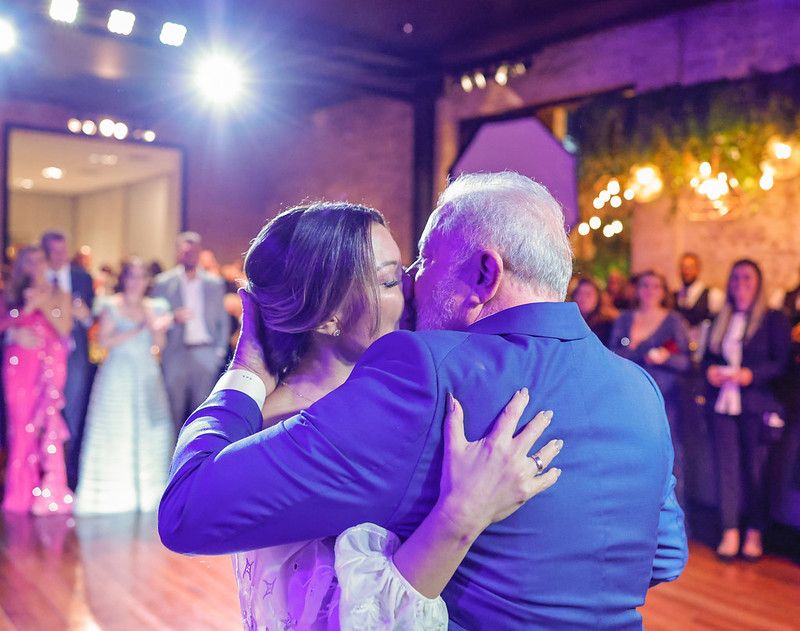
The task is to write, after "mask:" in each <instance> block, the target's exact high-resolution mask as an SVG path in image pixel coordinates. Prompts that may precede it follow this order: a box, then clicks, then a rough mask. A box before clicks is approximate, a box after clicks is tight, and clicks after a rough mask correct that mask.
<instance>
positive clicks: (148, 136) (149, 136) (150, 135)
mask: <svg viewBox="0 0 800 631" xmlns="http://www.w3.org/2000/svg"><path fill="white" fill-rule="evenodd" d="M155 139H156V132H154V131H153V130H152V129H147V130H145V132H144V133H143V134H142V140H144V141H145V142H153V141H154V140H155Z"/></svg>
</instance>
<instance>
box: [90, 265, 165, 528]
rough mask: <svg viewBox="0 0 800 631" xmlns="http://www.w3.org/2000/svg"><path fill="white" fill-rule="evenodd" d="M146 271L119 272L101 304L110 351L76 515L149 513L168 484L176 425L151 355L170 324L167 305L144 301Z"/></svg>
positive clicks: (96, 389) (93, 404)
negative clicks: (114, 290) (115, 288)
mask: <svg viewBox="0 0 800 631" xmlns="http://www.w3.org/2000/svg"><path fill="white" fill-rule="evenodd" d="M149 284H150V273H149V270H148V267H147V265H146V264H145V263H144V262H143V261H141V260H140V259H138V258H131V259H129V260H127V261H125V262H124V263H123V265H122V270H121V272H120V276H119V291H118V292H117V293H116V294H114V295H113V296H110V297H108V298H106V299H104V300H103V302H102V307H101V313H100V324H99V329H100V330H99V336H98V341H99V343H100V345H101V346H103V347H104V348H105V349H107V351H108V355H107V357H106V359H105V361H104V362H103V364H102V365H101V366H100V368H99V370H98V372H97V377H96V378H95V382H94V386H93V388H92V393H91V397H90V399H89V408H88V411H87V413H86V430H85V434H84V444H83V449H82V450H81V462H80V474H79V477H78V489H77V502H76V505H75V512H76V513H83V514H87V513H91V514H98V513H120V512H128V511H136V510H140V511H152V510H155V509H156V507H157V506H158V501H159V499H160V498H161V493H162V492H163V491H164V487H165V486H166V482H167V473H168V469H169V458H170V454H171V451H172V448H173V446H174V439H173V431H174V430H173V427H174V426H173V422H172V417H171V415H170V411H169V403H168V401H167V392H166V389H165V386H164V381H163V378H162V376H161V367H160V366H159V363H158V359H157V357H156V353H157V352H158V348H159V347H161V346H162V345H163V344H164V334H165V331H166V330H167V328H169V326H170V325H171V324H172V315H171V313H170V309H169V305H168V304H167V302H166V300H163V299H161V298H148V297H147V290H148V287H149Z"/></svg>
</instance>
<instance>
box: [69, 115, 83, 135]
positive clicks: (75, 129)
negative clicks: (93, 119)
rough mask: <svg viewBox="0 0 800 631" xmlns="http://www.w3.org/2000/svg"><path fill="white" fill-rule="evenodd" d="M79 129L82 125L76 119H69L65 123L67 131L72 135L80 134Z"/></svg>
mask: <svg viewBox="0 0 800 631" xmlns="http://www.w3.org/2000/svg"><path fill="white" fill-rule="evenodd" d="M81 127H83V123H81V122H80V121H79V120H78V119H77V118H70V119H69V120H68V121H67V129H69V130H70V131H71V132H72V133H73V134H79V133H81Z"/></svg>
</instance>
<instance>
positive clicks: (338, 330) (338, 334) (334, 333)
mask: <svg viewBox="0 0 800 631" xmlns="http://www.w3.org/2000/svg"><path fill="white" fill-rule="evenodd" d="M341 334H342V330H341V329H336V330H335V331H334V332H333V337H339V336H340V335H341Z"/></svg>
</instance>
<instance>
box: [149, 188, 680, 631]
mask: <svg viewBox="0 0 800 631" xmlns="http://www.w3.org/2000/svg"><path fill="white" fill-rule="evenodd" d="M563 221H564V219H563V214H562V211H561V208H560V206H559V204H558V203H557V202H556V201H555V200H554V199H553V197H552V196H551V195H550V194H549V193H548V192H547V190H546V189H545V188H544V187H542V186H541V185H539V184H537V183H535V182H533V181H532V180H530V179H528V178H525V177H523V176H520V175H517V174H514V173H499V174H486V175H467V176H462V177H460V178H459V179H458V180H456V181H455V182H454V183H453V184H451V185H450V186H449V187H448V188H447V190H446V191H445V192H444V193H443V195H442V197H441V199H440V202H439V205H438V207H437V208H436V210H435V211H434V213H433V214H432V215H431V218H430V220H429V222H428V225H427V227H426V228H425V232H424V234H423V236H422V239H421V241H420V250H421V252H420V257H419V259H418V260H417V261H416V262H415V264H414V266H413V273H414V275H415V278H416V283H415V304H416V310H417V316H418V328H419V329H421V330H419V331H417V332H407V331H400V332H395V333H391V334H389V335H386V336H384V337H383V338H381V339H380V340H379V341H378V342H376V343H375V344H374V345H373V346H372V347H371V348H370V349H369V350H368V351H367V353H366V354H365V355H364V357H363V358H362V359H361V361H360V362H359V363H358V364H357V365H356V368H355V369H354V371H353V373H352V375H351V377H350V378H349V379H348V381H347V382H345V384H344V385H343V386H341V387H340V388H338V389H336V390H335V391H334V392H332V393H331V394H330V395H328V396H327V397H324V398H323V399H321V400H320V401H318V402H317V403H316V404H314V405H313V406H311V407H310V408H309V409H308V410H306V411H305V412H304V413H303V414H302V418H299V419H296V420H290V421H287V422H285V423H283V424H282V425H281V426H276V427H273V428H271V429H270V430H269V431H268V432H262V433H260V434H258V433H257V432H258V430H259V429H260V428H261V416H260V404H261V403H262V402H263V396H264V388H261V389H260V392H255V390H254V388H253V387H252V384H253V383H256V384H257V385H258V384H261V382H262V381H263V382H264V384H265V386H266V388H267V389H269V388H272V387H273V386H274V381H273V380H272V378H271V377H270V376H269V375H268V374H267V372H266V370H265V368H264V366H263V360H262V359H261V358H260V354H259V351H258V349H257V345H256V344H254V343H253V342H252V341H251V340H253V338H254V336H255V333H254V332H253V328H252V326H251V325H249V324H248V323H247V322H246V323H245V324H246V326H245V331H246V333H245V334H244V335H243V341H241V343H240V346H239V348H238V349H237V354H236V357H235V359H234V364H233V368H234V370H232V371H231V372H230V373H229V375H227V376H225V377H223V379H224V380H225V381H223V382H222V383H221V384H218V390H217V392H216V393H215V394H214V395H213V396H212V398H211V399H209V401H208V402H206V404H204V406H203V407H201V409H199V410H198V411H197V412H196V413H195V414H194V415H193V416H192V417H191V418H190V420H189V422H187V424H186V425H185V426H184V429H183V432H182V435H181V438H180V441H179V446H178V450H177V452H176V457H175V458H176V459H175V462H174V464H173V471H172V477H171V482H170V485H169V487H168V489H167V491H166V493H165V495H164V499H163V500H162V504H161V510H160V515H159V530H160V533H161V536H162V540H163V541H164V542H165V544H166V545H167V546H168V547H170V548H172V549H175V550H177V551H180V552H193V553H220V552H232V551H236V550H248V549H253V548H258V547H263V546H269V545H274V544H276V543H284V542H288V541H297V540H304V539H312V538H316V537H321V536H328V535H331V534H335V533H338V532H341V531H343V530H344V529H345V528H347V527H349V526H351V525H352V524H355V523H360V522H375V523H377V524H379V525H381V526H384V527H385V528H387V529H389V530H392V531H394V532H396V533H398V534H399V535H400V536H401V538H404V537H407V536H408V535H409V534H410V532H412V531H413V530H414V528H416V527H417V526H418V525H419V523H420V522H421V520H422V518H423V517H424V516H425V515H426V514H427V513H428V511H430V510H431V507H432V506H433V505H434V504H435V502H436V499H437V495H438V480H439V471H440V466H441V448H442V419H443V418H444V408H445V401H446V395H447V393H448V392H452V393H453V394H454V395H455V396H456V398H458V399H459V400H460V401H461V402H462V403H463V407H464V412H465V419H466V434H467V437H468V438H470V440H474V439H476V438H477V437H480V436H483V435H484V434H485V433H486V431H487V428H488V423H489V420H490V419H492V418H494V416H495V415H496V414H497V412H498V410H500V409H502V407H503V405H504V404H505V402H506V401H507V399H508V396H509V394H510V393H511V392H513V391H514V390H516V389H517V388H519V387H520V386H526V387H528V388H529V389H530V392H531V403H530V407H529V409H531V410H534V409H540V408H541V409H543V408H547V409H552V410H553V411H554V413H555V419H556V423H554V425H557V432H558V434H559V437H563V440H564V443H565V444H566V445H567V448H566V449H565V450H564V451H563V452H562V453H561V455H560V456H559V462H560V465H559V466H560V467H561V468H562V470H563V472H564V473H563V475H562V476H561V480H560V482H559V484H558V485H557V486H556V487H554V488H552V489H549V490H547V491H545V492H543V493H542V494H541V495H539V496H538V497H537V498H536V500H535V501H533V502H530V503H528V504H525V505H524V506H522V507H521V508H520V509H519V510H518V511H517V512H516V513H514V514H513V515H512V516H511V517H509V518H508V519H506V520H505V521H502V522H500V523H497V524H494V525H491V526H489V527H488V528H486V530H485V531H484V532H483V534H481V535H480V536H478V537H477V539H476V540H475V541H474V543H472V546H471V548H470V550H469V552H468V553H467V555H466V558H465V560H464V562H463V563H462V565H461V566H460V567H459V569H458V570H457V571H456V573H455V575H454V577H453V579H452V580H451V581H450V584H449V585H448V586H447V588H446V589H445V590H444V592H443V594H442V595H443V597H444V600H445V602H446V603H447V606H448V610H449V615H450V628H451V629H493V630H511V629H515V630H516V629H588V628H592V629H597V628H603V629H615V630H616V629H640V628H641V626H642V625H641V617H640V615H639V613H638V612H637V610H636V608H637V607H639V606H640V605H642V604H643V603H644V599H645V593H646V591H647V589H648V587H649V586H650V585H652V584H654V583H658V582H661V581H668V580H673V579H675V578H676V577H677V576H678V574H679V573H680V571H681V570H682V568H683V566H684V564H685V561H686V539H685V534H684V530H683V514H682V511H681V510H680V507H678V505H677V503H676V502H675V497H674V491H673V488H674V478H672V475H671V470H672V446H671V442H670V436H669V428H668V425H667V419H666V416H665V413H664V406H663V400H662V398H661V395H660V393H659V392H658V389H657V387H656V386H655V384H654V383H653V381H652V380H651V379H650V378H649V377H648V375H647V374H646V373H645V372H644V371H643V370H641V369H640V368H638V367H637V366H635V365H634V364H632V363H630V362H628V361H625V360H623V359H621V358H619V357H617V356H615V355H614V354H613V353H611V352H609V351H608V350H606V349H605V348H604V347H603V345H602V344H601V343H600V341H599V340H598V339H597V337H596V336H594V335H593V334H592V333H591V332H590V331H589V329H588V327H587V326H586V324H585V323H584V321H583V319H582V317H581V315H580V313H579V311H578V309H577V307H576V306H575V305H574V304H569V303H564V302H563V300H564V296H565V293H566V288H567V283H568V281H569V278H570V275H571V271H572V257H571V252H570V247H569V242H568V240H567V237H566V234H565V233H564V226H563ZM251 309H252V305H246V310H247V311H250V310H251ZM251 315H252V314H250V315H248V317H251ZM442 329H447V330H442ZM253 341H254V340H253ZM246 382H249V383H250V384H251V385H249V386H248V385H244V384H245V383H246ZM237 389H238V390H240V391H238V392H237V391H236V390H237ZM245 391H249V392H251V393H252V396H251V395H248V394H246V393H245ZM548 434H552V431H551V430H550V429H548V430H546V431H545V433H544V434H543V436H542V440H545V441H546V440H548V439H549V438H551V437H552V435H548ZM232 443H233V445H231V444H232ZM229 446H231V448H229V449H226V447H229ZM241 471H246V472H247V484H243V485H238V487H237V488H233V487H232V485H231V481H232V480H236V479H238V473H237V472H241ZM287 471H291V475H287Z"/></svg>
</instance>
